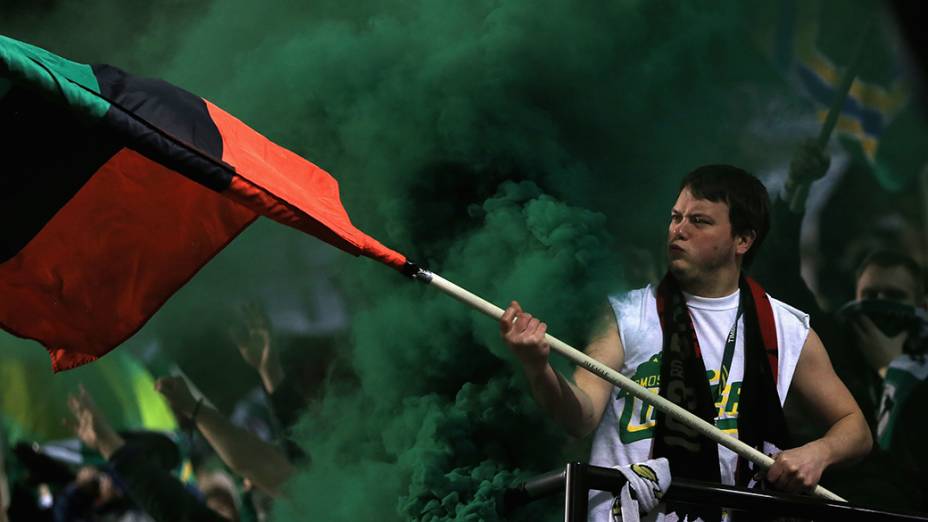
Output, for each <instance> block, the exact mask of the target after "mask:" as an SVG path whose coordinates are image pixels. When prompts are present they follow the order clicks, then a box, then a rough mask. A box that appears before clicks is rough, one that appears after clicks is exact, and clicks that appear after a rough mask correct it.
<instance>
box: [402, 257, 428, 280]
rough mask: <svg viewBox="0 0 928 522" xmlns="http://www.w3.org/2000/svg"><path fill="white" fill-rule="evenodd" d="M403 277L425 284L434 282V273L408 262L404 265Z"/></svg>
mask: <svg viewBox="0 0 928 522" xmlns="http://www.w3.org/2000/svg"><path fill="white" fill-rule="evenodd" d="M400 271H401V272H402V273H403V275H405V276H407V277H409V278H411V279H415V280H417V281H422V282H423V283H431V282H432V273H431V272H429V271H428V270H426V269H424V268H422V267H420V266H419V265H418V264H416V263H414V262H412V261H410V260H408V259H407V260H406V263H404V264H403V268H402V269H401V270H400Z"/></svg>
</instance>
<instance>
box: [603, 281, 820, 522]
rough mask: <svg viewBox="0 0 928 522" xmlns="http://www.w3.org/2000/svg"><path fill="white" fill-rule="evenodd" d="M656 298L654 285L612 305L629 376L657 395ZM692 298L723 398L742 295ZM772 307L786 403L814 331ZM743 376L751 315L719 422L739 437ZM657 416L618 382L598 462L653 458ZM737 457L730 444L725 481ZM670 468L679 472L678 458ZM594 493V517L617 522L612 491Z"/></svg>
mask: <svg viewBox="0 0 928 522" xmlns="http://www.w3.org/2000/svg"><path fill="white" fill-rule="evenodd" d="M656 295H657V294H656V288H655V287H653V286H651V285H648V286H647V287H645V288H640V289H638V290H632V291H630V292H627V293H625V294H621V295H618V296H610V297H609V303H610V304H611V305H612V309H613V311H614V312H615V317H616V321H617V323H618V326H619V336H620V338H621V340H622V346H623V347H624V348H625V361H624V363H623V365H622V368H621V373H622V375H625V376H626V377H628V378H630V379H632V380H634V381H635V382H637V383H638V384H640V385H642V386H644V387H645V388H648V389H649V390H651V391H653V392H654V393H658V390H659V388H660V374H661V348H662V345H663V332H662V331H661V325H660V320H659V318H658V315H657V297H656ZM684 297H685V299H686V304H687V307H688V308H689V312H690V316H691V317H692V319H693V326H694V328H695V329H696V337H697V338H698V339H699V347H700V350H701V351H702V357H703V362H704V364H705V366H706V374H707V375H706V377H707V379H708V381H709V387H710V391H711V392H712V395H713V396H716V393H717V389H718V383H719V367H720V366H721V362H722V353H723V351H724V349H725V340H726V338H727V337H728V334H729V332H730V331H731V328H732V326H733V324H734V321H735V316H736V315H737V311H738V297H739V293H738V292H735V293H733V294H731V295H729V296H727V297H720V298H706V297H698V296H694V295H689V294H686V293H684ZM768 297H769V296H768ZM770 305H771V308H772V309H773V316H774V322H775V323H776V332H777V345H778V350H779V371H778V376H777V394H778V395H779V397H780V404H781V405H782V404H783V402H784V401H785V400H786V393H787V392H788V391H789V385H790V381H791V380H792V378H793V371H794V370H795V369H796V363H797V362H798V361H799V353H800V351H801V350H802V346H803V344H804V343H805V341H806V337H807V336H808V334H809V329H810V327H809V316H808V314H805V313H803V312H800V311H799V310H797V309H795V308H793V307H791V306H789V305H787V304H785V303H782V302H780V301H778V300H776V299H774V298H772V297H771V298H770ZM743 377H744V319H743V318H739V320H738V334H737V337H736V339H735V353H734V358H733V359H732V364H731V368H730V370H729V376H728V382H727V383H726V385H725V389H724V390H723V392H722V394H721V400H720V401H719V402H718V403H716V408H718V410H717V411H718V416H717V418H716V421H715V424H716V426H717V427H718V428H719V429H721V430H722V431H724V432H726V433H728V434H730V435H732V436H735V437H737V436H738V402H739V397H740V392H741V381H742V379H743ZM656 418H657V412H656V411H655V410H654V408H653V407H652V406H650V405H647V404H644V403H643V402H642V401H641V400H639V399H637V398H635V397H632V396H630V395H627V394H626V393H625V392H624V391H622V390H621V389H620V388H617V387H613V392H612V396H611V398H610V400H609V403H608V404H607V405H606V410H605V412H604V413H603V418H602V420H601V421H600V423H599V426H598V427H597V429H596V433H595V435H594V438H593V449H592V453H591V455H590V464H593V465H595V466H604V467H612V466H617V465H626V464H632V463H636V462H643V461H645V460H648V459H649V458H651V447H652V443H653V436H654V426H655V423H656ZM737 460H738V456H737V454H735V453H734V452H732V451H731V450H729V449H728V448H725V447H722V446H719V468H720V471H721V477H722V483H724V484H729V485H732V484H734V482H735V480H734V477H735V467H736V465H737ZM670 466H671V472H672V471H673V463H672V462H671V463H670ZM590 493H591V494H590V511H589V513H590V517H589V520H591V521H593V520H595V521H597V522H605V521H609V520H612V519H611V518H610V509H611V505H612V495H611V494H609V493H604V492H594V491H591V492H590ZM675 519H676V517H673V516H670V517H665V516H663V515H662V514H661V513H653V514H652V515H651V516H650V517H647V518H645V519H643V520H668V521H669V520H675Z"/></svg>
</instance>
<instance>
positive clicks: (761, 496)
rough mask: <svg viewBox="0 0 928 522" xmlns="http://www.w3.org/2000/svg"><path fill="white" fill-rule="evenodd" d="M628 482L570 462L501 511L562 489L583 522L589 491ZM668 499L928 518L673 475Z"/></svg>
mask: <svg viewBox="0 0 928 522" xmlns="http://www.w3.org/2000/svg"><path fill="white" fill-rule="evenodd" d="M625 482H626V481H625V477H624V476H623V475H622V474H621V473H619V472H618V471H616V470H615V469H612V468H602V467H599V466H591V465H589V464H584V463H582V462H571V463H569V464H567V467H566V468H565V469H564V470H563V471H555V472H551V473H547V474H545V475H541V476H539V477H536V478H534V479H531V480H528V481H526V482H524V483H523V484H521V485H519V486H518V487H515V488H511V489H509V490H507V491H506V493H505V495H504V496H503V499H502V502H501V505H500V510H501V511H502V512H503V513H504V514H506V513H512V512H513V511H515V510H516V509H518V508H519V507H521V506H524V505H525V504H527V503H529V502H532V501H534V500H538V499H541V498H546V497H550V496H553V495H556V494H558V493H561V492H563V494H564V521H565V522H581V521H585V520H586V519H587V510H588V507H589V505H588V501H589V492H590V491H591V490H596V491H609V492H611V493H613V494H616V495H617V494H618V492H619V490H620V489H622V486H624V485H625ZM664 500H665V501H671V502H674V503H677V504H688V505H693V506H707V505H711V506H721V507H723V508H725V509H727V510H729V511H736V512H743V513H762V514H763V515H764V516H782V517H793V518H796V517H798V518H802V519H807V520H841V521H861V522H864V521H866V522H903V521H924V522H928V515H926V514H921V513H912V512H899V511H886V510H882V509H877V508H873V507H868V506H861V505H859V504H851V503H843V502H831V501H827V500H822V499H819V498H815V497H808V496H802V495H790V494H785V493H773V492H770V491H756V490H748V489H742V488H735V487H731V486H723V485H721V484H711V483H707V482H700V481H696V480H687V479H682V478H675V479H673V481H672V484H671V486H670V488H669V490H668V491H667V493H666V494H665V495H664Z"/></svg>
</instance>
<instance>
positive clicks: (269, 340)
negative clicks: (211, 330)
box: [230, 303, 306, 462]
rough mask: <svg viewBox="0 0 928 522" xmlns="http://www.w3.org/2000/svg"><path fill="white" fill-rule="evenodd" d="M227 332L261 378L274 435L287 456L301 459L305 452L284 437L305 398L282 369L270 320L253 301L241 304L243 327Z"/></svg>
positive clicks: (302, 409)
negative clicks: (272, 416) (271, 416)
mask: <svg viewBox="0 0 928 522" xmlns="http://www.w3.org/2000/svg"><path fill="white" fill-rule="evenodd" d="M230 334H231V335H230V337H231V340H232V343H233V344H234V345H235V346H236V348H238V351H239V353H240V354H241V356H242V359H243V360H244V361H245V362H246V363H248V365H250V366H251V367H252V368H254V369H255V371H256V372H257V373H258V376H259V377H260V378H261V384H262V386H263V389H264V391H265V393H266V394H267V397H268V399H269V403H270V407H271V412H272V413H273V415H274V418H275V419H276V420H277V423H278V426H277V431H278V433H277V436H278V438H279V439H280V443H281V445H282V447H283V448H284V450H285V451H286V453H287V456H288V457H289V458H290V459H291V460H293V461H296V462H298V461H301V460H303V459H304V458H305V457H306V456H305V454H304V453H303V451H302V450H301V449H300V448H299V447H298V446H297V445H296V444H294V443H293V441H291V440H290V439H289V438H287V437H286V432H287V431H288V430H289V429H290V428H292V427H293V425H294V424H296V421H297V419H299V416H300V414H301V413H302V412H303V411H304V410H305V408H306V399H305V397H304V396H303V393H302V391H301V390H300V388H299V386H298V385H297V382H296V381H295V380H294V379H293V377H292V376H291V375H289V374H288V373H287V372H285V371H284V369H283V365H282V364H281V358H280V350H279V349H277V348H276V347H275V345H274V342H273V336H272V333H271V325H270V321H269V320H268V318H267V315H266V314H265V313H264V310H263V309H262V308H261V307H260V306H259V305H257V304H255V303H251V304H248V305H246V306H244V307H243V309H242V326H241V327H240V328H237V329H234V330H233V331H232V332H230Z"/></svg>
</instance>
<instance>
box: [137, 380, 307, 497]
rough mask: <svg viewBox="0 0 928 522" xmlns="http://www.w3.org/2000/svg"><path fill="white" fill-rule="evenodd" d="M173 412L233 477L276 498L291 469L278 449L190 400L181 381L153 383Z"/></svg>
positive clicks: (198, 402)
mask: <svg viewBox="0 0 928 522" xmlns="http://www.w3.org/2000/svg"><path fill="white" fill-rule="evenodd" d="M155 388H156V389H157V390H158V391H159V392H160V393H161V394H162V395H163V396H164V398H165V399H166V400H167V401H168V404H169V405H170V406H171V407H172V408H173V409H174V411H175V412H176V413H177V414H178V415H180V416H182V417H184V418H186V419H188V420H189V422H190V423H191V424H192V425H193V426H195V427H196V428H197V430H199V432H200V433H201V434H202V435H203V437H204V438H206V440H207V441H208V442H209V444H210V446H212V448H213V449H214V450H215V451H216V454H217V455H219V458H221V459H222V461H223V462H224V463H225V464H226V465H227V466H229V468H230V469H231V470H232V471H233V472H234V473H236V474H237V475H239V476H241V477H243V478H246V479H248V480H250V481H251V482H252V483H254V485H255V486H257V487H258V488H260V489H261V490H262V491H264V492H266V493H268V494H270V495H278V494H280V492H281V486H283V484H284V482H286V481H287V479H289V478H290V477H291V476H292V475H293V473H294V468H293V466H292V464H291V463H290V461H289V460H288V458H287V456H286V455H285V454H284V452H283V451H281V450H280V449H279V448H278V447H276V446H274V445H273V444H270V443H268V442H265V441H263V440H261V439H260V438H258V437H257V436H256V435H254V434H253V433H251V432H249V431H248V430H245V429H243V428H241V427H239V426H236V425H235V424H232V423H231V422H230V421H229V420H228V419H227V418H225V417H224V416H223V415H222V414H221V413H220V412H219V411H217V410H216V409H215V408H212V407H210V406H208V405H207V404H205V403H204V401H203V399H202V398H201V399H199V400H198V399H194V397H193V394H192V393H191V391H190V388H189V387H188V386H187V382H186V381H185V380H184V379H183V377H164V378H161V379H158V380H157V381H156V382H155Z"/></svg>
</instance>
